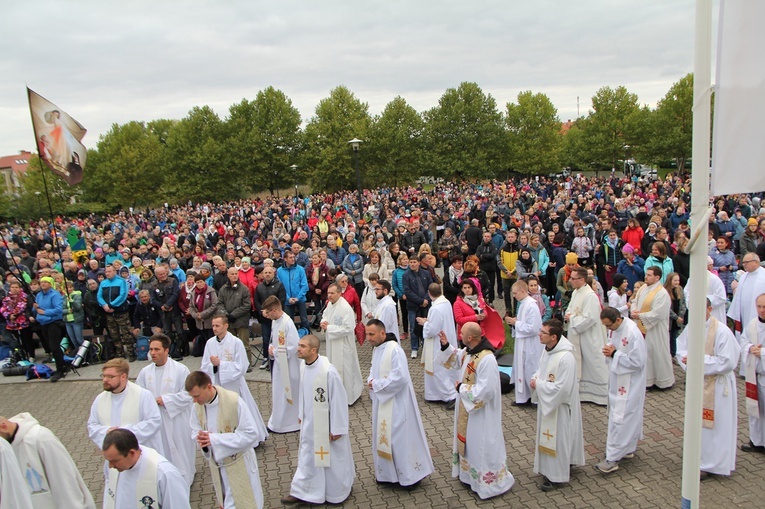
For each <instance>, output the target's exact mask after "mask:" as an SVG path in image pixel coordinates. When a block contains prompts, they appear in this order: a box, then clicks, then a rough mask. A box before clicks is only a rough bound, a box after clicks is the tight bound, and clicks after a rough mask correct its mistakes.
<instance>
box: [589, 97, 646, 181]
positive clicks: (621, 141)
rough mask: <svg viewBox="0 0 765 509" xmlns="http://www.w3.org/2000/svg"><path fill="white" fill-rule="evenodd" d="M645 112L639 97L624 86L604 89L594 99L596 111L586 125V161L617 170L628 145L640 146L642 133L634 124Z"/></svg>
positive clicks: (597, 166) (591, 113)
mask: <svg viewBox="0 0 765 509" xmlns="http://www.w3.org/2000/svg"><path fill="white" fill-rule="evenodd" d="M644 114H645V112H644V111H641V108H640V107H639V106H638V97H637V95H635V94H631V93H629V92H628V91H627V89H626V88H624V87H621V86H620V87H617V88H616V89H612V88H610V87H603V88H601V89H600V90H598V91H597V92H596V93H595V95H594V96H593V97H592V111H590V113H589V115H588V117H587V122H585V123H583V126H582V140H581V141H582V150H583V158H584V159H585V160H586V159H589V160H590V162H591V163H593V164H594V165H595V169H597V168H599V167H616V165H617V160H619V159H622V158H623V157H624V154H625V148H624V147H625V145H630V146H632V147H637V146H639V145H640V141H641V139H640V134H641V132H642V131H641V130H640V129H638V128H637V127H636V125H635V124H634V122H635V121H636V120H638V119H639V118H642V117H641V116H642V115H644Z"/></svg>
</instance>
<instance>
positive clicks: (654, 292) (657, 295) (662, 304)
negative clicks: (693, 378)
mask: <svg viewBox="0 0 765 509" xmlns="http://www.w3.org/2000/svg"><path fill="white" fill-rule="evenodd" d="M671 305H672V303H671V302H670V298H669V294H668V293H667V290H665V289H664V287H663V286H662V284H661V283H654V284H653V285H651V286H648V285H643V286H641V287H640V290H638V293H637V295H636V296H635V301H634V302H633V303H632V311H639V312H640V316H639V318H638V319H637V320H636V324H637V323H638V322H639V323H641V324H642V325H643V327H645V332H644V333H643V334H644V335H645V346H646V352H647V354H648V358H647V360H646V380H645V385H646V387H651V386H653V385H656V386H657V387H659V388H660V389H667V388H669V387H672V386H673V385H674V384H675V373H674V371H672V355H671V354H670V353H669V309H670V306H671ZM639 327H640V326H639V325H638V328H639ZM641 332H643V331H642V330H641Z"/></svg>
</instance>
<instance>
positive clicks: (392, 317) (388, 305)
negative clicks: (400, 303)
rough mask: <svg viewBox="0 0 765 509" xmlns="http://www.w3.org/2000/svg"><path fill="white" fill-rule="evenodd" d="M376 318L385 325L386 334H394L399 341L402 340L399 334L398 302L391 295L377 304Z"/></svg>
mask: <svg viewBox="0 0 765 509" xmlns="http://www.w3.org/2000/svg"><path fill="white" fill-rule="evenodd" d="M375 318H377V319H378V320H380V321H381V322H382V323H384V324H385V333H386V334H393V335H394V336H396V339H397V340H400V339H401V336H400V335H399V332H398V309H397V308H396V301H394V300H393V298H392V297H391V296H390V295H386V296H385V297H383V298H382V299H380V300H379V301H378V302H377V308H376V309H375ZM364 323H366V320H365V321H364Z"/></svg>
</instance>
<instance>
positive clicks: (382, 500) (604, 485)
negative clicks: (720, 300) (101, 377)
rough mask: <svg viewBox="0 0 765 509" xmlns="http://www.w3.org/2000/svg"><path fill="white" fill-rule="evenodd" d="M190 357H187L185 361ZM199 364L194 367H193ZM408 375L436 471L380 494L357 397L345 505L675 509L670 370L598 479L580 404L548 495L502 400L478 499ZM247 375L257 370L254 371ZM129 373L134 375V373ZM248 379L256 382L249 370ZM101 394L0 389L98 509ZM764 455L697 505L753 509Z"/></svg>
mask: <svg viewBox="0 0 765 509" xmlns="http://www.w3.org/2000/svg"><path fill="white" fill-rule="evenodd" d="M359 354H360V355H359V358H360V362H361V365H362V373H366V372H368V369H369V364H370V359H371V346H369V344H365V345H364V346H362V347H359ZM192 360H193V359H189V361H192ZM197 362H198V361H197ZM410 370H411V372H412V377H413V380H414V383H415V390H416V392H417V393H418V400H419V403H420V409H421V412H422V420H423V424H424V426H425V428H426V433H427V436H428V440H429V442H430V446H431V453H432V456H433V462H434V466H435V469H436V472H435V473H434V474H433V475H432V476H431V477H430V478H428V479H426V480H424V481H423V483H422V485H421V487H419V488H417V489H415V490H413V491H411V492H409V491H406V490H403V489H395V488H388V487H379V486H377V484H376V483H375V480H374V475H373V473H372V458H371V438H370V437H371V431H370V419H371V402H370V400H369V398H368V396H367V395H366V394H364V395H362V397H361V399H360V401H359V402H357V403H356V404H355V405H354V406H353V407H352V408H351V409H350V419H351V438H352V443H353V452H354V459H355V461H356V471H357V480H356V483H355V484H354V487H353V491H352V494H351V497H350V498H349V499H348V501H347V502H346V503H345V506H346V507H354V508H355V507H358V508H369V509H371V508H372V507H375V508H380V507H414V506H418V507H421V508H428V507H458V506H464V507H478V506H481V507H508V506H512V507H529V508H531V507H541V506H547V507H553V506H554V507H557V508H573V507H624V508H631V507H635V508H649V507H657V508H663V507H678V506H679V498H680V474H681V469H682V466H681V453H682V428H683V424H682V420H683V397H684V385H685V383H684V380H685V376H684V374H683V373H682V371H680V370H679V369H676V373H675V375H676V377H677V380H678V383H677V385H676V386H675V388H674V389H672V390H670V391H666V392H650V393H649V394H648V397H647V401H646V413H645V427H644V431H645V440H644V441H643V442H642V444H641V445H640V447H639V448H638V451H637V455H636V457H635V458H634V459H633V460H625V461H623V462H622V468H620V470H618V471H617V472H614V473H612V474H610V475H608V476H603V475H601V474H599V473H597V472H596V471H595V470H594V469H593V467H592V465H593V464H594V463H596V462H597V461H598V460H600V459H601V458H602V454H603V450H604V448H605V434H606V429H607V425H606V410H605V408H602V407H598V406H595V405H591V404H584V405H583V407H582V416H583V421H584V439H585V448H586V459H587V465H586V466H584V467H580V468H576V469H574V470H573V472H572V481H571V484H570V485H569V486H566V487H564V488H562V489H560V490H558V491H555V492H552V493H543V492H542V491H540V490H539V488H538V485H539V483H540V482H541V479H540V478H539V476H536V475H534V474H533V473H532V468H533V461H534V456H533V447H534V430H535V425H536V423H535V419H536V414H535V411H534V410H532V409H530V408H516V407H513V406H511V405H510V402H511V398H512V395H507V396H503V401H504V420H503V427H504V434H505V441H506V443H507V453H508V467H509V469H510V471H511V472H512V473H513V475H514V476H515V478H516V484H515V486H514V487H513V489H512V491H511V492H510V493H507V494H505V495H503V496H501V497H497V498H495V499H492V500H488V501H481V500H479V499H478V498H477V497H475V496H474V495H473V494H472V493H470V492H469V491H468V490H467V489H466V488H465V487H464V486H462V485H461V484H460V483H459V481H457V480H456V479H452V477H451V467H450V464H449V459H450V454H451V453H450V447H451V437H452V414H451V413H450V412H447V411H446V410H445V409H444V408H443V406H441V405H438V404H430V403H425V402H424V401H423V400H422V392H423V375H422V368H421V367H420V366H419V363H417V362H410ZM255 371H258V370H257V369H256V370H255ZM136 374H137V370H136ZM253 376H255V377H257V378H264V377H263V376H262V375H261V374H259V373H253ZM250 388H251V390H252V392H253V394H254V396H255V399H256V400H257V402H258V405H259V406H260V409H261V412H262V413H263V416H264V419H267V418H268V415H269V413H270V409H271V391H270V388H271V386H270V383H268V382H257V381H251V382H250ZM100 390H101V386H100V383H98V382H96V381H92V380H79V381H78V380H75V377H67V378H66V379H65V380H63V381H61V382H60V383H58V384H50V383H48V382H28V383H21V384H9V385H4V386H3V387H2V388H0V391H2V398H0V415H6V416H10V415H13V414H15V413H18V412H23V411H28V412H30V413H32V414H33V415H34V416H35V417H36V418H38V419H39V420H40V422H41V423H42V424H43V425H44V426H47V427H49V428H50V429H51V430H53V432H54V433H55V434H56V435H57V436H58V437H59V438H60V439H61V441H62V442H63V443H64V445H65V446H66V447H67V449H68V450H69V452H70V453H71V454H72V456H73V458H74V460H75V462H76V463H77V465H78V467H79V468H80V471H81V473H82V474H83V477H84V479H85V482H86V483H87V484H88V486H89V487H90V489H91V491H92V493H93V495H94V497H96V499H97V501H98V502H99V504H100V500H101V495H102V490H103V482H102V474H101V469H102V465H103V462H102V460H101V456H100V453H99V451H98V450H97V449H96V448H95V447H94V446H93V444H92V443H91V442H90V440H89V439H88V437H87V430H86V427H85V425H86V421H87V416H88V412H89V409H90V405H91V403H92V401H93V399H94V398H95V396H96V395H97V394H98V393H99V391H100ZM742 395H743V380H739V443H740V442H741V441H745V440H748V424H747V420H746V414H745V402H744V398H743V397H742ZM297 444H298V434H297V433H291V434H287V435H273V434H272V435H271V436H270V437H269V439H268V441H267V443H266V445H265V447H263V448H259V449H258V451H257V456H258V462H259V465H260V475H261V481H262V483H263V487H264V495H265V500H266V506H267V507H279V506H280V503H279V499H280V498H281V497H282V496H283V495H284V494H286V493H287V492H288V489H289V484H290V480H291V478H292V474H293V472H294V468H295V465H296V461H297ZM764 466H765V456H763V455H760V454H746V453H742V452H740V451H739V454H738V462H737V471H736V472H735V473H734V474H733V475H732V476H731V477H729V478H712V479H710V480H708V481H704V482H703V483H702V485H701V486H702V488H701V495H702V507H710V508H711V507H720V506H724V507H756V506H758V505H759V504H758V503H756V499H757V498H761V497H762V494H763V493H765V492H763V490H761V489H760V490H756V489H752V486H753V485H754V486H762V485H763V483H764V482H765V468H763V467H764ZM191 501H192V507H194V508H204V509H208V508H212V507H213V488H212V483H211V481H210V477H209V473H208V472H204V471H203V469H202V461H201V456H200V457H198V458H197V478H196V481H195V482H194V484H193V486H192V490H191Z"/></svg>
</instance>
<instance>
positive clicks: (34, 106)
mask: <svg viewBox="0 0 765 509" xmlns="http://www.w3.org/2000/svg"><path fill="white" fill-rule="evenodd" d="M27 95H28V96H29V110H30V112H31V113H32V126H33V128H34V132H35V140H36V142H37V151H38V153H39V154H40V159H42V160H43V161H44V162H45V164H46V165H48V168H50V169H51V171H52V172H53V173H55V174H56V175H58V176H59V177H61V178H63V179H64V180H66V182H67V184H69V185H70V186H73V185H76V184H79V183H80V182H82V172H83V169H84V168H85V161H86V159H87V157H88V152H87V149H86V148H85V146H84V145H83V144H82V143H81V141H82V138H83V137H84V136H85V133H86V132H87V130H86V129H85V128H84V127H83V126H82V124H80V123H79V122H77V121H76V120H75V119H73V118H72V117H70V116H69V115H68V114H67V113H66V112H65V111H63V110H61V109H60V108H59V107H58V106H56V105H55V104H53V103H52V102H50V101H48V100H47V99H45V98H44V97H42V96H41V95H39V94H37V93H36V92H34V91H32V90H30V89H29V88H27Z"/></svg>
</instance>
